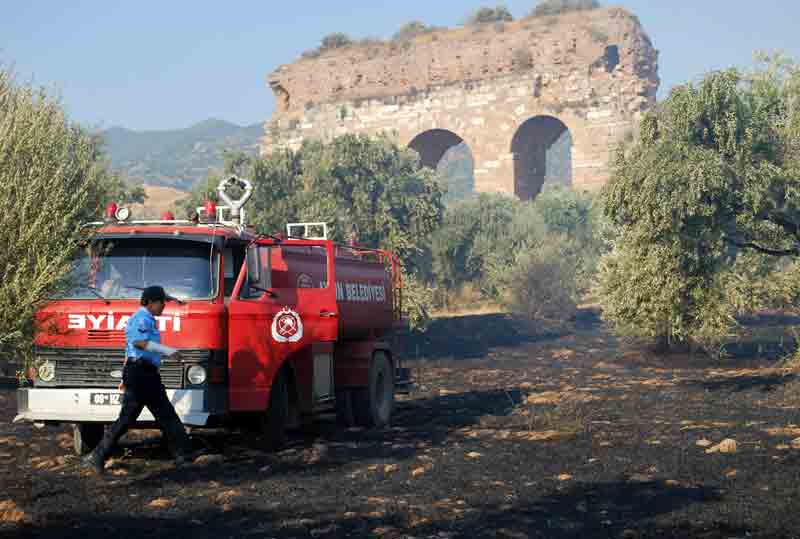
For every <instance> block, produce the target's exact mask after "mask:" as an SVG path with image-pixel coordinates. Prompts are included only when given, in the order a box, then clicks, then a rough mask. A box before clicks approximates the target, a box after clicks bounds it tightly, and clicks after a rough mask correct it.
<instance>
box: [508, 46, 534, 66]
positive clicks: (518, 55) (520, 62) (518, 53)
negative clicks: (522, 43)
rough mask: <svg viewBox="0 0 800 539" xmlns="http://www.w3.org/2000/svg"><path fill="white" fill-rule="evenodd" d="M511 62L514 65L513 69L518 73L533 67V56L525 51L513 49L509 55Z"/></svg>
mask: <svg viewBox="0 0 800 539" xmlns="http://www.w3.org/2000/svg"><path fill="white" fill-rule="evenodd" d="M511 60H512V62H513V63H514V69H517V70H519V71H523V70H526V69H530V68H532V67H533V55H532V54H531V51H529V50H527V49H514V52H513V53H512V54H511Z"/></svg>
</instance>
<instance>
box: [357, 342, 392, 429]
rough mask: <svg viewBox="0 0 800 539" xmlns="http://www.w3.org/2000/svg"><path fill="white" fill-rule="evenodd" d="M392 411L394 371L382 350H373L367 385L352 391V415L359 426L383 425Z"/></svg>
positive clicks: (386, 423) (390, 416) (388, 420)
mask: <svg viewBox="0 0 800 539" xmlns="http://www.w3.org/2000/svg"><path fill="white" fill-rule="evenodd" d="M393 411H394V371H393V370H392V362H391V361H390V360H389V357H388V356H387V355H386V354H385V353H384V352H375V355H374V356H373V357H372V364H371V365H370V367H369V386H367V387H366V388H363V389H357V390H355V391H353V416H354V417H355V420H356V424H357V425H359V426H360V427H367V428H370V427H385V426H386V425H388V424H389V422H390V421H391V419H392V412H393Z"/></svg>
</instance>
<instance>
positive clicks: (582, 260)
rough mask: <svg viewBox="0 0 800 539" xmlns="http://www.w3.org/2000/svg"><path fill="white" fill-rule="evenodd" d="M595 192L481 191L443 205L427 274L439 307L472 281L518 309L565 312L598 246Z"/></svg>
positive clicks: (584, 284)
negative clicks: (518, 195)
mask: <svg viewBox="0 0 800 539" xmlns="http://www.w3.org/2000/svg"><path fill="white" fill-rule="evenodd" d="M595 198H596V197H592V196H590V195H583V194H579V193H576V192H574V191H572V190H570V189H564V188H549V189H545V190H544V192H543V193H542V194H541V195H540V196H539V197H538V198H537V199H536V200H535V201H534V202H520V201H518V200H517V199H514V198H510V197H506V196H501V195H489V194H480V195H477V196H476V197H474V198H472V199H469V200H467V201H465V202H462V203H460V204H456V205H454V206H452V207H450V208H448V210H447V213H446V214H445V220H444V223H443V224H442V227H441V228H440V229H439V230H437V231H436V233H435V234H434V235H433V237H432V239H431V250H432V279H433V281H434V282H435V283H436V286H437V288H438V289H439V290H440V291H441V292H442V293H440V294H439V296H440V297H441V296H444V297H442V298H441V300H442V303H444V306H450V305H449V303H448V302H449V300H450V298H452V297H458V296H459V295H460V291H461V290H462V289H467V290H471V289H475V288H477V289H479V290H480V291H481V293H482V294H483V296H484V298H486V299H491V300H494V301H500V302H502V303H504V304H505V305H507V306H509V308H510V309H512V310H513V311H515V312H517V313H519V314H522V315H524V316H533V317H551V318H552V317H556V313H557V312H560V313H561V315H560V316H563V317H568V316H569V315H571V313H572V312H573V311H574V302H575V298H576V297H577V295H578V294H580V293H581V292H582V291H584V290H585V289H587V288H588V284H589V281H590V278H591V276H592V275H593V274H594V272H595V271H596V265H597V260H598V258H599V255H600V253H601V252H603V246H604V242H603V240H602V238H601V234H600V232H601V230H602V227H601V223H602V212H601V211H600V208H599V204H598V203H597V201H596V200H595ZM527 272H534V273H535V274H537V275H539V277H541V279H540V281H537V280H536V279H535V278H533V277H530V276H528V273H527ZM538 282H541V283H549V284H548V286H558V288H557V289H549V288H548V287H539V286H538V284H537V283H538ZM568 298H569V301H567V299H568Z"/></svg>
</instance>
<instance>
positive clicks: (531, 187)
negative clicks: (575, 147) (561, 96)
mask: <svg viewBox="0 0 800 539" xmlns="http://www.w3.org/2000/svg"><path fill="white" fill-rule="evenodd" d="M560 146H563V148H562V147H560ZM559 150H560V151H559ZM511 154H512V155H513V156H514V194H515V195H517V196H518V197H519V198H521V199H522V200H532V199H534V198H536V195H538V194H539V192H541V190H542V187H543V186H544V184H545V183H552V184H558V185H566V186H570V185H572V172H573V171H572V135H571V133H570V131H569V128H568V127H567V126H566V125H565V124H564V122H562V121H561V120H559V119H558V118H555V117H553V116H534V117H533V118H530V119H528V120H526V121H525V122H523V123H522V125H520V126H519V128H518V129H517V131H516V133H514V138H513V139H511Z"/></svg>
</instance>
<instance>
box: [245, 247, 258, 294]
mask: <svg viewBox="0 0 800 539" xmlns="http://www.w3.org/2000/svg"><path fill="white" fill-rule="evenodd" d="M247 282H248V283H249V284H255V285H257V284H259V283H260V282H261V263H260V261H259V260H258V249H256V248H252V247H251V248H250V249H248V250H247Z"/></svg>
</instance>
